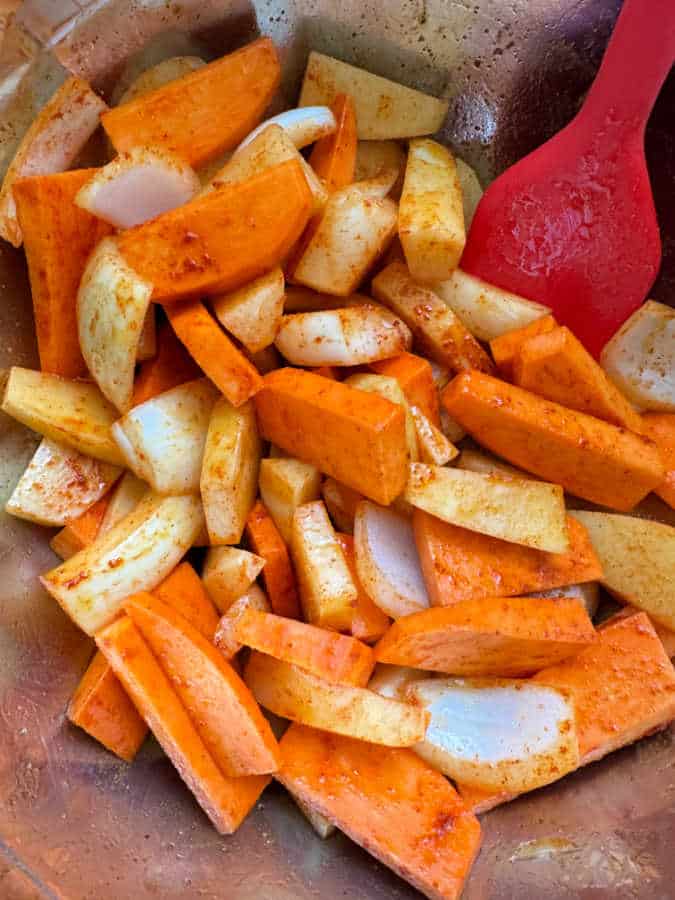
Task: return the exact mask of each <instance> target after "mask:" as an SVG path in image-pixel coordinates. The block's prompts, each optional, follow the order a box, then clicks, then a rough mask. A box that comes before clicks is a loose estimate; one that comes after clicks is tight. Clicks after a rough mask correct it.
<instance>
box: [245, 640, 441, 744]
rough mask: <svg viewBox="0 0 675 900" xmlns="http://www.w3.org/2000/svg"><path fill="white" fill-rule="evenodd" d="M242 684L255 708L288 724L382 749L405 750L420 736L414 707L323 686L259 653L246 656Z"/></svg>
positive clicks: (419, 713)
mask: <svg viewBox="0 0 675 900" xmlns="http://www.w3.org/2000/svg"><path fill="white" fill-rule="evenodd" d="M244 680H245V681H246V684H247V685H248V686H249V688H250V689H251V691H252V692H253V695H254V696H255V698H256V700H257V701H258V703H260V705H261V706H264V707H265V709H269V710H270V711H271V712H273V713H275V714H276V715H277V716H283V717H284V718H285V719H291V721H293V722H301V723H302V724H303V725H311V726H312V727H313V728H320V729H322V730H323V731H333V732H335V733H336V734H344V735H347V736H348V737H353V738H357V739H359V740H362V741H369V742H370V743H371V744H384V745H385V746H387V747H411V746H412V745H413V744H416V743H417V742H418V741H421V740H422V739H423V737H424V732H425V730H426V724H427V719H428V716H427V713H426V712H425V711H424V710H423V709H421V708H420V707H417V706H411V705H410V704H408V703H402V702H401V701H399V700H392V699H390V698H388V697H382V696H380V695H379V694H376V693H374V692H373V691H369V690H368V689H367V688H360V687H353V686H352V685H350V684H336V683H335V682H333V681H326V680H324V679H323V678H319V677H318V676H317V675H313V674H312V673H311V672H307V671H306V670H305V669H301V668H300V667H299V666H294V665H292V664H291V663H287V662H283V661H282V660H280V659H274V657H272V656H266V655H265V654H264V653H258V652H257V651H254V652H253V653H251V658H250V660H249V663H248V665H247V667H246V672H245V674H244Z"/></svg>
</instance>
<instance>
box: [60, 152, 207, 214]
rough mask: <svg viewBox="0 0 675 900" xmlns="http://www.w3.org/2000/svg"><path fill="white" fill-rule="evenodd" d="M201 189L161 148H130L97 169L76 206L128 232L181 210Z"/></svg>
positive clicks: (190, 173)
mask: <svg viewBox="0 0 675 900" xmlns="http://www.w3.org/2000/svg"><path fill="white" fill-rule="evenodd" d="M200 187H201V184H200V181H199V178H198V177H197V175H195V173H194V171H193V169H192V168H190V166H189V165H188V164H187V163H186V162H185V160H183V159H181V158H180V157H179V156H175V155H174V154H173V153H169V152H168V151H167V150H164V149H162V148H160V147H132V148H131V150H129V151H128V152H126V153H123V154H122V155H121V156H118V157H116V158H115V159H113V161H112V162H109V163H108V165H106V166H103V168H102V169H99V170H98V171H97V172H96V174H95V175H94V176H93V177H92V178H91V179H90V180H89V181H88V182H87V183H86V184H84V185H83V186H82V187H81V188H80V190H79V191H78V193H77V196H76V197H75V203H76V204H77V205H78V206H81V207H82V209H86V210H87V212H90V213H91V214H92V215H93V216H97V217H98V218H99V219H103V221H104V222H108V223H109V224H110V225H114V226H115V228H131V227H132V226H133V225H141V224H142V223H143V222H147V221H148V219H154V217H155V216H159V215H160V214H161V213H164V212H168V211H169V210H170V209H175V208H176V207H177V206H182V205H183V204H184V203H187V202H188V201H189V200H192V198H193V197H194V196H195V195H196V194H197V193H198V192H199V190H200Z"/></svg>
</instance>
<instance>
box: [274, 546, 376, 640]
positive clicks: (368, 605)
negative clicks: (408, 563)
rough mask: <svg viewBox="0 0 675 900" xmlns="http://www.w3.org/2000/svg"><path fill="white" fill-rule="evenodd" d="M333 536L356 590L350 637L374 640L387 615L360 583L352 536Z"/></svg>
mask: <svg viewBox="0 0 675 900" xmlns="http://www.w3.org/2000/svg"><path fill="white" fill-rule="evenodd" d="M335 537H336V538H337V541H338V544H339V545H340V547H341V549H342V552H343V554H344V557H345V562H346V563H347V568H348V569H349V574H350V575H351V576H352V581H353V582H354V587H355V588H356V591H357V595H356V601H355V602H354V607H353V612H352V622H351V626H350V628H349V630H350V632H351V634H352V637H355V638H358V639H359V640H361V641H365V642H366V643H370V642H372V641H376V640H377V639H378V638H380V637H382V635H383V634H384V633H385V631H386V630H387V628H388V627H389V616H388V615H387V614H386V613H384V612H382V610H381V609H380V607H379V606H376V605H375V604H374V603H373V601H372V600H371V598H370V597H369V596H368V594H367V593H366V590H365V588H364V587H363V585H362V584H361V579H360V578H359V573H358V570H357V568H356V551H355V550H354V538H353V537H352V536H351V534H341V533H339V532H336V534H335ZM272 655H274V654H272Z"/></svg>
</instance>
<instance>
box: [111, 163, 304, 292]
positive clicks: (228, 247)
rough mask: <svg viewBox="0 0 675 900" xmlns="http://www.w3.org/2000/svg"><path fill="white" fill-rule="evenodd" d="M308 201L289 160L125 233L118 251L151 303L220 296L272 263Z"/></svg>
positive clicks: (299, 227)
mask: <svg viewBox="0 0 675 900" xmlns="http://www.w3.org/2000/svg"><path fill="white" fill-rule="evenodd" d="M312 203H313V201H312V193H311V191H310V189H309V185H308V184H307V179H306V178H305V176H304V173H303V171H302V168H301V166H300V163H299V162H298V161H297V160H290V161H289V162H284V163H281V164H280V165H278V166H274V167H272V168H270V169H266V170H265V171H264V172H261V173H260V174H259V175H255V176H253V177H252V178H249V179H248V180H246V181H241V182H238V183H236V184H228V185H224V186H223V187H221V188H219V189H218V190H216V191H212V192H211V193H209V194H206V195H204V196H201V197H196V198H195V199H194V200H191V201H190V202H189V203H186V204H185V205H184V206H179V207H177V208H176V209H173V210H171V211H170V212H167V213H163V214H162V215H160V216H157V217H156V218H154V219H151V220H150V221H149V222H146V223H144V224H143V225H137V226H136V227H134V228H129V229H127V230H126V231H124V232H122V233H121V234H120V235H119V236H118V237H117V242H118V247H119V250H120V252H121V254H122V256H123V257H124V259H125V260H126V261H127V263H128V264H129V265H130V266H131V268H132V269H134V270H135V271H136V272H138V274H139V275H140V276H141V277H142V278H144V279H146V281H149V282H150V283H151V284H152V285H153V286H154V291H153V295H152V299H153V300H155V301H156V302H167V301H173V300H178V299H181V298H186V297H198V296H200V295H202V294H220V293H226V292H227V291H232V290H234V289H235V288H238V287H240V286H241V285H243V284H246V282H248V281H252V280H253V279H254V278H257V277H258V276H259V275H262V274H264V273H265V272H268V271H269V270H270V269H273V268H274V267H275V266H277V265H279V262H280V261H281V260H282V259H283V258H284V257H285V256H286V254H287V253H288V252H289V250H290V249H291V247H292V246H293V245H294V244H295V242H296V241H297V239H298V238H299V237H300V235H301V234H302V231H303V229H304V227H305V225H306V224H307V220H308V218H309V214H310V212H311V209H312Z"/></svg>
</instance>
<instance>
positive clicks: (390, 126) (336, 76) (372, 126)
mask: <svg viewBox="0 0 675 900" xmlns="http://www.w3.org/2000/svg"><path fill="white" fill-rule="evenodd" d="M336 94H349V95H350V96H351V97H352V98H353V100H354V107H355V110H356V124H357V128H358V135H359V138H360V139H361V140H389V139H391V138H407V137H415V136H416V135H422V134H434V132H436V131H438V129H439V128H440V127H441V125H442V124H443V120H444V119H445V116H446V114H447V112H448V103H447V101H446V100H437V99H436V98H435V97H430V96H429V95H428V94H423V93H421V92H420V91H414V90H412V88H409V87H405V86H404V85H402V84H398V83H397V82H395V81H389V80H388V79H387V78H381V77H380V76H379V75H373V74H372V72H366V71H365V69H359V68H357V67H356V66H350V65H349V64H348V63H345V62H342V61H341V60H339V59H333V57H331V56H324V54H323V53H317V52H316V51H314V50H313V51H312V52H311V53H310V54H309V60H308V61H307V68H306V70H305V78H304V80H303V82H302V90H301V92H300V101H299V103H298V106H315V105H316V104H318V103H325V104H326V106H330V105H331V104H332V102H333V100H334V99H335V95H336Z"/></svg>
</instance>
